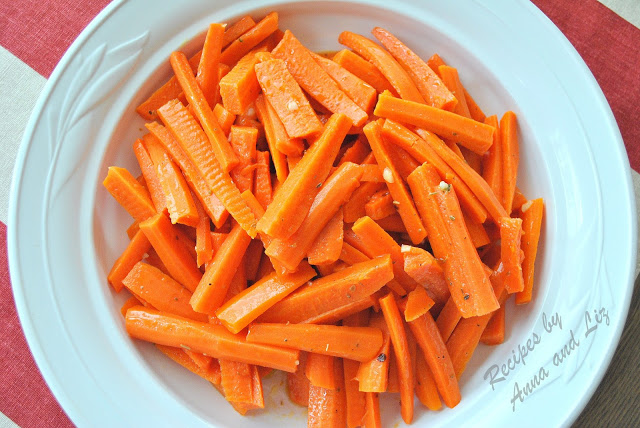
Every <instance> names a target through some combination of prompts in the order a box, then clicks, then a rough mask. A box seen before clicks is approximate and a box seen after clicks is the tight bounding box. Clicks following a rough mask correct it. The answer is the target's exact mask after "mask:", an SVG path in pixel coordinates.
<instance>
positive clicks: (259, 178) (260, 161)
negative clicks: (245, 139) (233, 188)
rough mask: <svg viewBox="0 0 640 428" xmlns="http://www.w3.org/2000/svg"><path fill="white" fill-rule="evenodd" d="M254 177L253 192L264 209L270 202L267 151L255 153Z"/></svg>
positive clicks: (269, 175)
mask: <svg viewBox="0 0 640 428" xmlns="http://www.w3.org/2000/svg"><path fill="white" fill-rule="evenodd" d="M256 165H257V167H256V177H255V183H254V189H253V193H254V194H255V196H256V199H257V200H258V201H259V202H260V205H262V208H264V209H266V208H267V206H268V205H269V204H270V203H271V199H272V195H271V174H270V172H269V152H257V153H256Z"/></svg>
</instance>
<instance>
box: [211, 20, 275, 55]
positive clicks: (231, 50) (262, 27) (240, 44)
mask: <svg viewBox="0 0 640 428" xmlns="http://www.w3.org/2000/svg"><path fill="white" fill-rule="evenodd" d="M277 29H278V13H277V12H271V13H270V14H268V15H267V16H265V17H264V18H262V20H261V21H260V22H258V23H257V24H256V25H255V26H254V27H252V28H251V29H249V30H248V31H247V32H245V33H243V34H242V35H241V36H239V37H238V38H237V39H236V40H234V41H233V42H232V43H231V44H230V45H229V46H227V47H226V48H225V49H224V50H223V51H222V54H221V55H220V62H221V63H223V64H227V65H229V66H231V65H233V64H235V63H236V62H238V60H240V58H242V57H243V56H244V55H246V54H247V52H249V51H250V50H251V49H253V48H254V47H256V46H257V45H258V43H260V42H261V41H263V40H265V39H266V38H267V37H269V36H270V35H271V34H272V33H273V32H274V31H276V30H277Z"/></svg>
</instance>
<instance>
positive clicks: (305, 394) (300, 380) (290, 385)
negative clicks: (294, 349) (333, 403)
mask: <svg viewBox="0 0 640 428" xmlns="http://www.w3.org/2000/svg"><path fill="white" fill-rule="evenodd" d="M345 361H350V360H345ZM306 365H307V353H306V352H301V353H300V365H299V366H298V370H296V371H295V372H294V373H287V392H288V394H289V399H290V400H291V401H292V402H293V403H295V404H297V405H298V406H304V407H307V406H308V405H309V379H308V378H307V375H306V374H305V368H306Z"/></svg>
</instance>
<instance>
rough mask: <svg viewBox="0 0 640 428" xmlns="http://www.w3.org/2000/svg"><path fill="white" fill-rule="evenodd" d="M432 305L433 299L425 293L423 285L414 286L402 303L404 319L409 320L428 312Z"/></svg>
mask: <svg viewBox="0 0 640 428" xmlns="http://www.w3.org/2000/svg"><path fill="white" fill-rule="evenodd" d="M433 305H434V301H433V299H432V298H431V297H429V295H428V294H427V290H425V289H424V287H416V288H415V289H414V290H413V291H411V292H410V293H409V294H408V295H407V297H406V301H405V303H404V306H405V309H404V310H403V311H402V312H403V315H404V320H405V321H406V322H411V321H413V320H415V319H416V318H418V317H421V316H422V315H424V314H426V313H427V312H429V309H431V307H432V306H433Z"/></svg>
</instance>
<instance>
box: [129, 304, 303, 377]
mask: <svg viewBox="0 0 640 428" xmlns="http://www.w3.org/2000/svg"><path fill="white" fill-rule="evenodd" d="M125 327H126V329H127V333H129V335H130V336H131V337H134V338H136V339H141V340H145V341H147V342H153V343H157V344H159V345H166V346H174V347H186V348H190V349H191V350H194V351H196V352H200V353H203V354H206V355H209V356H211V357H214V358H226V359H229V360H234V361H239V362H244V363H247V364H257V365H261V366H265V367H272V368H274V369H278V370H284V371H286V372H294V371H295V370H296V368H297V363H298V352H297V351H295V350H291V349H284V348H281V347H275V346H269V345H261V344H257V343H250V342H248V341H246V340H245V339H244V338H243V337H242V336H238V335H234V334H232V333H229V331H227V329H226V328H225V327H223V326H221V325H214V324H209V323H201V322H198V321H192V320H189V319H187V318H182V317H179V316H177V315H169V314H166V313H162V312H159V311H156V310H152V309H146V308H144V307H141V306H137V307H134V308H131V309H129V310H128V311H127V317H126V322H125Z"/></svg>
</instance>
